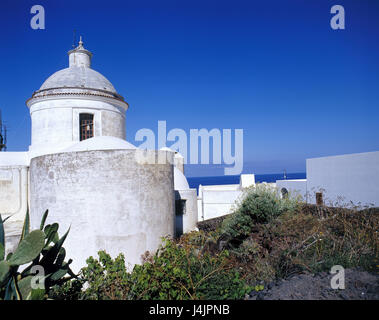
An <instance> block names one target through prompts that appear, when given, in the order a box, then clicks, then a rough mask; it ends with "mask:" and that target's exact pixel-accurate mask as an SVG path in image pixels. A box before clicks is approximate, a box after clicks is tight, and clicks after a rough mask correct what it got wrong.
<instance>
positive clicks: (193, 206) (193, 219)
mask: <svg viewBox="0 0 379 320" xmlns="http://www.w3.org/2000/svg"><path fill="white" fill-rule="evenodd" d="M177 200H185V212H184V214H183V215H182V216H181V217H179V216H178V215H177V214H176V221H177V222H176V224H177V227H180V228H182V230H181V231H182V232H183V233H187V232H191V231H194V230H196V229H197V225H196V224H197V191H196V189H187V190H176V191H175V201H177ZM179 225H180V226H179Z"/></svg>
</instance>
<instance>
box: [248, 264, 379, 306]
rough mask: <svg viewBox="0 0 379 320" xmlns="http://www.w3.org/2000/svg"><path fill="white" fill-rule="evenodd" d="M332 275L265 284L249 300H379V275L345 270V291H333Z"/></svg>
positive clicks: (317, 275)
mask: <svg viewBox="0 0 379 320" xmlns="http://www.w3.org/2000/svg"><path fill="white" fill-rule="evenodd" d="M332 277H333V275H332V274H328V273H326V272H322V273H318V274H316V275H312V274H299V275H294V276H292V277H291V278H289V279H286V280H284V279H282V280H277V281H275V282H272V283H269V284H266V285H264V287H265V288H264V289H263V290H262V291H258V292H256V291H253V292H251V293H250V296H249V298H248V299H249V300H379V274H374V273H369V272H366V271H363V270H359V269H346V270H345V289H332V288H331V285H330V281H331V278H332Z"/></svg>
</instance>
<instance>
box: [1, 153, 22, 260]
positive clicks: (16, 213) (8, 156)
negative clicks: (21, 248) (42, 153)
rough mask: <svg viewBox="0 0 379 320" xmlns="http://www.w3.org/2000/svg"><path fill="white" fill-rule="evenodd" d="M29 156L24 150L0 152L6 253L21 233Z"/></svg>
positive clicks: (2, 214) (10, 250)
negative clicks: (5, 219)
mask: <svg viewBox="0 0 379 320" xmlns="http://www.w3.org/2000/svg"><path fill="white" fill-rule="evenodd" d="M28 163H29V158H28V156H27V153H26V152H0V214H1V216H2V218H3V219H4V218H6V217H9V216H10V218H9V219H8V220H7V221H6V222H5V224H4V229H5V249H6V254H8V253H9V252H13V251H14V249H15V247H16V245H17V243H18V241H19V238H20V235H21V230H22V226H23V223H24V218H25V214H26V210H27V206H28V186H29V185H28V172H29V167H28Z"/></svg>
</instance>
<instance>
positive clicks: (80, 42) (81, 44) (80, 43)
mask: <svg viewBox="0 0 379 320" xmlns="http://www.w3.org/2000/svg"><path fill="white" fill-rule="evenodd" d="M78 48H80V49H81V48H83V40H82V36H80V40H79V46H78Z"/></svg>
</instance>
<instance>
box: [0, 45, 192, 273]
mask: <svg viewBox="0 0 379 320" xmlns="http://www.w3.org/2000/svg"><path fill="white" fill-rule="evenodd" d="M68 56H69V67H68V68H65V69H63V70H59V71H57V72H55V73H54V74H53V75H51V76H50V77H49V78H48V79H47V80H46V81H45V82H44V83H43V84H42V86H41V87H40V89H39V90H37V91H35V92H34V93H33V95H32V96H31V98H30V99H28V100H27V101H26V104H27V106H28V108H29V110H30V116H31V122H32V134H31V145H30V147H29V150H28V151H26V152H1V153H0V213H1V214H2V215H3V218H5V217H7V216H11V217H10V219H8V220H7V222H6V223H5V232H6V236H7V237H6V246H7V251H12V250H13V247H14V246H15V244H17V243H18V239H19V236H20V233H21V230H22V224H23V220H24V217H25V213H26V211H27V208H28V207H29V210H30V218H31V226H32V229H36V228H39V223H40V220H41V218H42V215H43V213H44V212H45V210H46V209H49V217H48V221H47V223H54V222H57V223H59V226H60V232H61V233H63V232H65V231H66V230H68V229H69V228H70V232H69V236H68V238H67V240H66V243H65V247H66V250H67V254H68V256H69V257H70V258H72V259H73V265H72V266H73V269H74V270H78V269H79V268H81V267H82V266H84V265H85V260H86V259H87V258H88V257H89V256H90V255H93V256H96V254H97V252H98V251H99V250H106V251H107V252H109V253H110V254H111V255H112V256H116V255H118V254H119V253H120V252H123V253H124V254H125V256H126V260H127V262H129V263H130V264H132V265H133V264H135V263H139V262H140V256H141V255H142V254H143V253H144V252H145V251H147V250H148V251H155V250H156V249H157V248H158V246H159V244H160V243H161V237H164V236H170V237H173V236H175V234H181V233H183V232H188V231H191V230H194V229H196V223H197V215H198V210H197V194H196V189H190V188H189V186H188V182H187V179H186V178H185V176H184V172H183V171H184V164H183V161H182V157H181V156H180V155H179V154H177V153H175V152H173V151H172V150H170V149H168V148H164V149H162V150H156V151H150V153H149V157H150V159H151V157H152V158H153V160H157V159H158V158H164V159H166V160H167V161H164V162H162V163H161V162H159V161H152V162H151V161H145V159H148V158H149V157H146V158H143V157H142V159H141V157H140V153H139V151H141V150H139V149H138V148H136V147H135V146H134V145H132V144H131V143H129V142H127V141H126V139H125V113H126V111H127V110H128V107H129V105H128V103H127V102H126V101H125V100H124V98H123V97H122V96H121V95H119V94H118V93H117V92H116V90H115V88H114V87H113V85H112V84H111V82H109V81H108V80H107V79H106V78H105V77H104V76H103V75H101V74H100V73H98V72H96V71H95V70H93V69H92V68H91V59H92V53H91V52H90V51H88V50H86V49H85V48H84V46H83V42H82V41H81V40H80V42H79V45H78V47H76V48H75V49H73V50H71V51H69V52H68Z"/></svg>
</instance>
